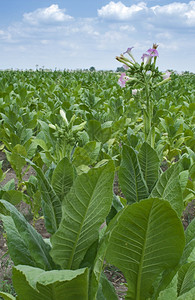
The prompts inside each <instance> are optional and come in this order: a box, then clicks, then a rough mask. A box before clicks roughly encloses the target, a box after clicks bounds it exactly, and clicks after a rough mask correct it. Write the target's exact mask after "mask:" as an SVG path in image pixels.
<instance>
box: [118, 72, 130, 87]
mask: <svg viewBox="0 0 195 300" xmlns="http://www.w3.org/2000/svg"><path fill="white" fill-rule="evenodd" d="M128 80H129V77H128V76H127V75H126V74H125V73H121V76H120V78H119V80H118V84H119V85H120V86H121V87H125V84H126V82H127V81H128Z"/></svg>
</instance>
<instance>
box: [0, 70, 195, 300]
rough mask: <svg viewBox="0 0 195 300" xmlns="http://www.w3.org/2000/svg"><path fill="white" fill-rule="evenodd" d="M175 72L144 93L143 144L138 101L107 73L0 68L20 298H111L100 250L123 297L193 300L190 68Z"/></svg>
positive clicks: (5, 193) (5, 209) (2, 138)
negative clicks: (40, 221) (38, 223)
mask: <svg viewBox="0 0 195 300" xmlns="http://www.w3.org/2000/svg"><path fill="white" fill-rule="evenodd" d="M135 68H136V65H135ZM134 71H136V70H134ZM154 75H155V74H154ZM156 75H159V74H156ZM156 75H155V76H156ZM171 77H172V80H171V81H169V82H168V83H167V84H166V85H164V86H163V87H162V86H160V85H159V86H157V87H156V88H155V89H150V92H151V103H152V107H150V109H151V110H152V112H153V116H152V118H151V120H149V122H151V130H150V132H149V135H148V138H147V141H145V142H144V140H145V130H144V122H145V121H144V118H145V120H146V118H147V115H145V117H143V111H144V110H145V106H144V101H142V100H140V99H141V98H140V95H132V87H131V86H129V87H127V88H126V89H121V88H120V87H119V86H118V85H117V74H116V73H114V72H96V71H95V72H84V71H77V72H68V71H63V72H60V71H55V72H46V71H44V72H39V71H36V72H29V71H24V72H19V71H5V72H2V71H1V72H0V111H1V113H0V143H1V150H3V151H4V152H5V153H6V156H7V160H8V161H9V163H10V164H11V167H12V168H13V169H14V170H15V173H16V175H17V179H18V180H19V182H18V183H17V181H14V180H12V181H10V182H8V183H7V184H6V185H4V186H3V187H1V189H0V198H1V199H2V200H0V217H1V220H2V221H3V223H4V228H5V231H6V238H7V244H8V248H9V254H10V256H11V258H12V260H13V262H14V264H15V267H14V269H13V282H14V287H15V290H16V293H17V298H16V299H31V298H33V299H46V297H47V299H55V298H56V299H61V298H62V299H64V295H65V297H66V299H76V298H78V299H90V300H95V299H97V300H100V299H117V296H116V292H115V289H114V288H113V286H112V284H111V283H110V282H109V281H108V280H107V278H106V277H105V275H104V273H103V269H104V261H105V258H106V260H107V261H108V262H110V263H112V264H114V265H115V266H116V267H117V268H119V269H120V270H121V271H122V272H123V274H124V275H125V278H126V280H127V283H128V292H127V297H126V299H132V300H133V299H136V300H149V299H151V300H164V299H173V300H176V299H180V300H184V299H185V300H186V299H193V295H194V289H195V287H194V272H195V268H194V261H195V239H194V230H195V221H194V220H193V221H192V222H191V224H190V225H189V226H188V228H187V230H186V231H185V239H184V232H183V227H182V223H181V220H180V218H181V215H182V212H183V209H184V207H185V206H186V205H187V204H188V203H189V202H190V201H192V200H193V199H194V187H195V172H194V166H195V155H194V150H195V131H194V121H195V118H194V74H190V75H189V74H183V75H177V74H174V73H173V74H172V75H171ZM145 79H146V80H147V79H148V77H147V76H146V78H145ZM143 100H144V99H143ZM30 166H31V167H32V168H34V170H35V175H34V176H31V177H30V178H29V179H28V181H26V182H24V180H23V178H24V174H25V172H26V170H28V168H29V167H30ZM0 167H1V169H0V181H2V180H3V179H4V178H5V176H6V173H5V170H3V164H2V163H1V164H0ZM26 167H27V169H26ZM162 169H163V171H162ZM114 176H115V177H114ZM114 178H115V179H116V181H115V184H116V182H118V181H117V180H118V179H119V186H118V185H117V191H118V193H120V196H119V195H115V194H114V193H113V180H114ZM115 188H116V186H115ZM24 191H25V193H24ZM123 195H124V196H123ZM121 196H123V197H125V198H123V197H121ZM21 201H25V202H26V203H28V204H29V205H30V207H31V210H32V213H33V218H34V219H33V222H35V220H36V219H37V218H39V216H40V213H41V214H42V215H43V218H44V221H45V227H46V229H47V231H48V233H49V234H50V235H51V237H50V238H49V239H46V240H44V239H43V238H42V237H41V235H39V234H38V233H37V231H36V230H35V229H34V228H33V226H31V225H30V224H29V223H28V222H27V221H26V220H25V218H24V217H23V216H22V214H21V213H19V212H18V210H17V209H16V208H15V207H14V205H16V204H18V203H20V202H21ZM105 223H107V225H105V227H104V228H103V229H100V226H101V225H102V224H105ZM7 292H9V291H7ZM75 293H76V294H75ZM0 295H1V296H2V297H3V298H4V299H12V300H13V299H15V297H14V296H11V295H9V294H6V293H5V292H1V293H0ZM52 297H53V298H52Z"/></svg>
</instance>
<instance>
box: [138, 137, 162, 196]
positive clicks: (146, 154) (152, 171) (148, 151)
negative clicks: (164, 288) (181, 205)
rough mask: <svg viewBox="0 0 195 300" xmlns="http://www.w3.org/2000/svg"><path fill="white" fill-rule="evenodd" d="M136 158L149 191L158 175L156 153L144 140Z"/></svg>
mask: <svg viewBox="0 0 195 300" xmlns="http://www.w3.org/2000/svg"><path fill="white" fill-rule="evenodd" d="M138 158H139V163H140V166H141V170H142V173H143V176H144V179H145V181H146V183H147V186H148V190H149V192H151V191H152V188H153V187H154V185H155V183H156V181H157V180H158V175H159V158H158V155H157V153H156V151H155V150H154V149H153V148H152V147H151V146H150V145H149V144H148V143H146V142H144V143H143V145H142V146H141V148H140V151H139V154H138Z"/></svg>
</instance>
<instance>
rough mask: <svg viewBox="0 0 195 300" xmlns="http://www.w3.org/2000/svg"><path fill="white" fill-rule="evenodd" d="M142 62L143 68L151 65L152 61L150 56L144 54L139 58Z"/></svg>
mask: <svg viewBox="0 0 195 300" xmlns="http://www.w3.org/2000/svg"><path fill="white" fill-rule="evenodd" d="M141 59H142V61H143V62H144V66H145V65H148V64H150V63H151V60H152V56H150V55H149V54H146V53H144V54H143V55H142V57H141Z"/></svg>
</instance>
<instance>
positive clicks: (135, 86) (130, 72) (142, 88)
mask: <svg viewBox="0 0 195 300" xmlns="http://www.w3.org/2000/svg"><path fill="white" fill-rule="evenodd" d="M157 47H158V45H156V44H153V47H152V48H150V49H148V50H147V51H146V53H144V54H143V55H142V57H141V59H142V62H141V64H138V63H137V62H136V60H135V58H134V56H133V54H132V51H131V50H132V48H133V47H131V48H128V49H127V50H126V51H125V52H123V54H121V55H120V56H117V57H116V59H117V60H118V61H120V62H121V63H123V67H124V66H125V67H124V69H125V71H126V73H125V72H123V73H122V74H121V77H120V78H119V80H118V83H119V85H120V86H121V87H125V86H126V84H128V85H130V86H131V88H132V94H133V95H136V94H137V91H139V95H140V101H143V99H145V102H144V103H143V104H144V109H143V114H144V136H145V141H147V142H148V143H149V144H150V145H151V146H152V147H154V139H155V136H154V134H153V133H154V128H153V124H152V119H153V106H154V103H153V101H154V100H153V99H152V92H153V90H154V89H155V88H156V87H158V86H160V85H162V84H164V83H166V82H167V81H169V80H170V75H171V73H170V72H168V71H166V73H165V74H162V73H161V72H159V71H158V68H157V67H156V60H157V57H159V54H158V51H157ZM124 54H128V55H129V56H130V57H131V59H132V60H130V59H129V58H127V57H125V56H124ZM159 79H160V80H161V82H158V83H157V80H159ZM162 79H163V80H162Z"/></svg>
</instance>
